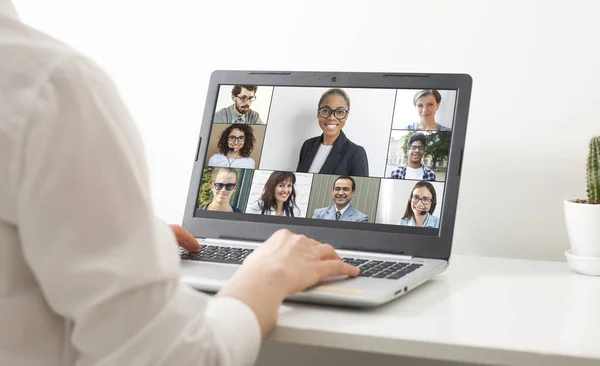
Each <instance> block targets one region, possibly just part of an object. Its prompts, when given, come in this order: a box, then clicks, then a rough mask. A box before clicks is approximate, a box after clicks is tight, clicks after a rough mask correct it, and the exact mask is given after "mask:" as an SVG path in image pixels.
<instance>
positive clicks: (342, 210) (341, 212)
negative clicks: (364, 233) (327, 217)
mask: <svg viewBox="0 0 600 366" xmlns="http://www.w3.org/2000/svg"><path fill="white" fill-rule="evenodd" d="M333 207H335V210H336V211H338V209H337V206H336V205H333ZM348 207H350V203H348V204H347V205H346V207H344V208H342V209H341V210H339V211H340V216H341V215H343V214H344V212H346V210H347V209H348Z"/></svg>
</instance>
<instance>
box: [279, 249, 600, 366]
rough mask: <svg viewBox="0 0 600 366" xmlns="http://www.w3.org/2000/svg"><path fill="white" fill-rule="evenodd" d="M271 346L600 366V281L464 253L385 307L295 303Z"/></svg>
mask: <svg viewBox="0 0 600 366" xmlns="http://www.w3.org/2000/svg"><path fill="white" fill-rule="evenodd" d="M269 340H274V341H278V342H286V343H292V344H302V345H313V346H321V347H332V348H339V349H349V350H355V351H365V352H375V353H379V354H388V355H398V356H411V357H419V358H433V359H443V360H448V361H459V362H465V363H467V362H471V363H478V364H494V365H519V366H520V365H522V366H531V365H538V364H539V365H545V366H552V365H561V366H563V365H567V364H568V365H573V366H575V365H600V277H592V276H585V275H580V274H577V273H575V272H573V271H572V270H571V269H570V268H569V267H568V265H567V264H566V263H565V262H543V261H528V260H517V259H503V258H490V257H471V256H461V255H455V256H453V257H452V258H451V260H450V266H449V268H448V269H447V270H446V272H444V273H442V274H441V275H438V276H437V277H436V278H435V279H433V280H431V281H430V282H428V283H426V284H424V285H422V286H421V287H420V288H417V289H415V290H414V291H413V292H411V293H409V294H407V295H405V296H403V297H401V298H399V299H397V300H395V301H393V302H392V303H389V304H386V305H384V306H382V307H379V308H375V309H366V310H357V309H347V308H337V307H331V306H317V305H305V304H299V303H292V302H286V303H285V304H284V305H283V306H282V308H281V311H280V318H279V322H278V326H277V328H276V329H275V330H274V332H273V333H272V334H271V335H270V337H269Z"/></svg>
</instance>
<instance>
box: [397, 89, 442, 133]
mask: <svg viewBox="0 0 600 366" xmlns="http://www.w3.org/2000/svg"><path fill="white" fill-rule="evenodd" d="M441 103H442V95H441V94H440V92H439V91H437V90H420V91H418V92H417V93H416V94H415V96H414V98H413V105H414V106H415V108H416V109H417V113H418V114H419V122H414V123H412V124H409V125H408V126H407V128H408V129H409V130H420V131H452V129H451V128H448V127H446V126H442V125H440V124H439V123H437V122H436V120H435V115H436V113H437V111H438V109H439V108H440V104H441Z"/></svg>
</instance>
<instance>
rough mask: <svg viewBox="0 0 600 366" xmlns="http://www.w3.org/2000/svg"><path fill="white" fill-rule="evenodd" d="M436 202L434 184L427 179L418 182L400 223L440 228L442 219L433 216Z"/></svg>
mask: <svg viewBox="0 0 600 366" xmlns="http://www.w3.org/2000/svg"><path fill="white" fill-rule="evenodd" d="M436 204H437V198H436V195H435V188H434V187H433V185H432V184H431V183H429V182H425V181H421V182H418V183H417V184H415V186H414V187H413V189H412V192H411V194H410V197H409V198H408V202H407V203H406V210H405V211H404V216H402V219H401V220H400V222H399V223H398V225H403V226H419V227H434V228H439V226H440V219H439V218H438V217H436V216H433V212H434V211H435V206H436Z"/></svg>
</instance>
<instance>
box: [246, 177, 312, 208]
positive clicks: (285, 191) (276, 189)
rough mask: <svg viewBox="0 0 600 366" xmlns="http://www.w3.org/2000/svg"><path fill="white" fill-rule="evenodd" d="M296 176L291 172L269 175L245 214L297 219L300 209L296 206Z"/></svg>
mask: <svg viewBox="0 0 600 366" xmlns="http://www.w3.org/2000/svg"><path fill="white" fill-rule="evenodd" d="M295 184H296V175H295V174H294V173H292V172H282V171H275V172H273V173H271V175H270V176H269V178H268V179H267V182H266V183H265V186H264V188H263V191H262V195H261V196H260V198H259V199H258V200H257V201H256V202H254V204H253V205H252V206H250V207H249V209H248V210H246V212H247V213H255V214H259V215H275V216H287V217H299V216H300V215H301V212H300V208H299V207H298V206H297V205H296V189H295Z"/></svg>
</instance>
